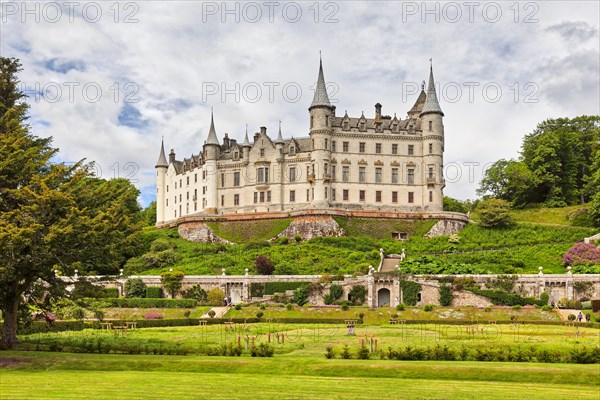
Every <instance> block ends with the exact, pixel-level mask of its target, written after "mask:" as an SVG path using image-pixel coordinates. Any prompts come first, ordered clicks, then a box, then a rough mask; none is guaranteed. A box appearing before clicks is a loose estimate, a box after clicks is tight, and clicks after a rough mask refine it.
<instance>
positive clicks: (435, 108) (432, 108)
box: [421, 66, 444, 115]
mask: <svg viewBox="0 0 600 400" xmlns="http://www.w3.org/2000/svg"><path fill="white" fill-rule="evenodd" d="M425 113H439V114H442V115H444V113H443V112H442V109H441V108H440V103H438V99H437V95H436V93H435V82H434V80H433V66H431V67H429V86H428V87H427V99H426V100H425V104H424V105H423V110H422V111H421V114H425Z"/></svg>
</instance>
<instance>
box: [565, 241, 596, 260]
mask: <svg viewBox="0 0 600 400" xmlns="http://www.w3.org/2000/svg"><path fill="white" fill-rule="evenodd" d="M563 262H564V263H565V265H571V266H574V265H588V264H600V249H599V248H597V247H596V246H594V245H593V244H591V243H582V242H579V243H575V245H573V247H571V248H570V249H569V250H567V252H566V253H565V254H564V255H563Z"/></svg>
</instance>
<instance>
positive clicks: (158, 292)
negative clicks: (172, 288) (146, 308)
mask: <svg viewBox="0 0 600 400" xmlns="http://www.w3.org/2000/svg"><path fill="white" fill-rule="evenodd" d="M161 297H162V288H161V287H156V286H148V287H147V288H146V298H147V299H160V298H161Z"/></svg>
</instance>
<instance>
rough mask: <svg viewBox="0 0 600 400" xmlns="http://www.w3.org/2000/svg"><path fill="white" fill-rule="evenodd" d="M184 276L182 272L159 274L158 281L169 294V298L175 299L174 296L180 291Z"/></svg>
mask: <svg viewBox="0 0 600 400" xmlns="http://www.w3.org/2000/svg"><path fill="white" fill-rule="evenodd" d="M184 276H185V274H184V273H183V271H179V270H173V271H171V270H169V271H164V272H162V273H161V274H160V281H161V283H162V285H163V287H164V288H165V289H167V290H168V291H169V292H171V297H173V298H175V294H176V293H177V291H178V290H179V289H181V285H182V281H183V277H184Z"/></svg>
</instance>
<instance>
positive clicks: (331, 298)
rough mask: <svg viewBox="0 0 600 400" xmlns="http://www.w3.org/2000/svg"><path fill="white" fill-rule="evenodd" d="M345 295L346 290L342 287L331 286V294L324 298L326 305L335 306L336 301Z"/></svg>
mask: <svg viewBox="0 0 600 400" xmlns="http://www.w3.org/2000/svg"><path fill="white" fill-rule="evenodd" d="M343 294H344V289H343V288H342V287H341V286H340V285H331V287H330V288H329V294H327V295H325V297H324V298H323V300H324V302H325V304H333V303H334V302H335V301H337V300H338V299H340V298H341V297H342V295H343Z"/></svg>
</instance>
